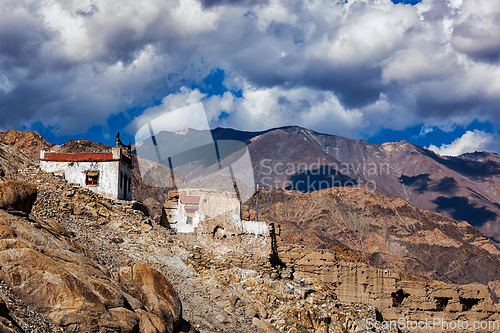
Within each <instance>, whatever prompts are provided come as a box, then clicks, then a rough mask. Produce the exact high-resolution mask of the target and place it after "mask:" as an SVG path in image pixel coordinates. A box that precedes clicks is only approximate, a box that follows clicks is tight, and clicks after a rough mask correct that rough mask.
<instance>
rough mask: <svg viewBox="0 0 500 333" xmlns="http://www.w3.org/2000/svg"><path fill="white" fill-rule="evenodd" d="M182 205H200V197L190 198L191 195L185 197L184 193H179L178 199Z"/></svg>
mask: <svg viewBox="0 0 500 333" xmlns="http://www.w3.org/2000/svg"><path fill="white" fill-rule="evenodd" d="M179 200H180V201H181V202H182V203H183V204H186V203H191V204H193V203H196V204H199V203H200V197H195V196H191V195H186V193H185V192H181V194H180V199H179Z"/></svg>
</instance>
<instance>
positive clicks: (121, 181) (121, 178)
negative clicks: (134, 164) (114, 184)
mask: <svg viewBox="0 0 500 333" xmlns="http://www.w3.org/2000/svg"><path fill="white" fill-rule="evenodd" d="M122 187H123V171H120V188H122Z"/></svg>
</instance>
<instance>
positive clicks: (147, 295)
mask: <svg viewBox="0 0 500 333" xmlns="http://www.w3.org/2000/svg"><path fill="white" fill-rule="evenodd" d="M119 282H120V284H122V285H124V286H125V287H126V289H127V291H128V293H129V294H131V295H132V296H134V297H135V298H137V299H140V300H142V302H143V303H144V306H145V307H146V309H148V310H149V312H151V313H153V314H154V315H156V316H157V317H159V318H160V319H162V320H163V321H164V322H165V324H166V327H167V332H169V333H171V332H173V330H174V328H175V327H176V326H177V325H178V324H179V323H180V321H181V318H182V305H181V301H180V300H179V297H178V296H177V293H176V291H175V290H174V288H173V287H172V285H171V284H170V282H169V281H168V280H167V279H166V278H165V277H164V276H163V275H162V274H161V273H160V272H159V271H157V270H156V269H154V268H152V267H150V266H149V265H146V264H143V263H136V264H134V266H133V267H122V268H121V269H120V271H119Z"/></svg>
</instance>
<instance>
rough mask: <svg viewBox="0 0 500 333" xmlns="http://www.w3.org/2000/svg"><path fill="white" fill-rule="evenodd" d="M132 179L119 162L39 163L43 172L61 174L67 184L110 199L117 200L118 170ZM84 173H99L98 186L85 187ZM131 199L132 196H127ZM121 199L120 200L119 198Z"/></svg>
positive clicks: (125, 167) (128, 171) (130, 173)
mask: <svg viewBox="0 0 500 333" xmlns="http://www.w3.org/2000/svg"><path fill="white" fill-rule="evenodd" d="M122 167H123V168H124V169H123V171H124V172H127V174H128V175H129V176H130V177H132V170H131V169H130V168H128V167H127V166H126V165H124V164H123V163H121V162H120V161H106V162H58V161H43V160H42V161H40V169H41V170H43V171H45V172H54V173H63V174H64V178H65V179H66V180H67V181H68V182H69V183H77V184H80V186H81V187H83V188H88V189H90V190H92V191H94V192H96V193H99V194H102V195H103V196H105V197H107V198H111V199H118V198H119V174H120V172H119V171H120V168H122ZM126 169H129V170H126ZM85 171H99V185H98V186H92V185H89V186H88V185H85ZM129 196H130V198H127V200H131V199H132V194H131V192H130V194H129ZM119 199H122V198H119Z"/></svg>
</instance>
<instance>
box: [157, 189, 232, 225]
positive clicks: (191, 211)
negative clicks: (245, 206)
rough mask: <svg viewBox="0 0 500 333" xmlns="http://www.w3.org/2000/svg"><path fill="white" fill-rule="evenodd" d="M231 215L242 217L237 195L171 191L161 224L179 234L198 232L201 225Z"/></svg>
mask: <svg viewBox="0 0 500 333" xmlns="http://www.w3.org/2000/svg"><path fill="white" fill-rule="evenodd" d="M227 213H231V214H234V215H235V216H238V217H240V215H241V207H240V201H239V200H238V198H237V196H236V194H234V193H231V192H225V191H219V190H211V189H185V190H182V191H170V192H169V197H168V199H167V200H166V202H165V205H164V207H163V210H162V218H161V222H160V223H161V224H162V225H163V226H165V227H169V228H172V229H174V230H176V231H177V232H186V233H192V232H196V228H197V227H198V225H199V223H200V222H202V221H205V220H207V219H209V218H213V217H216V216H219V215H223V214H227Z"/></svg>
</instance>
